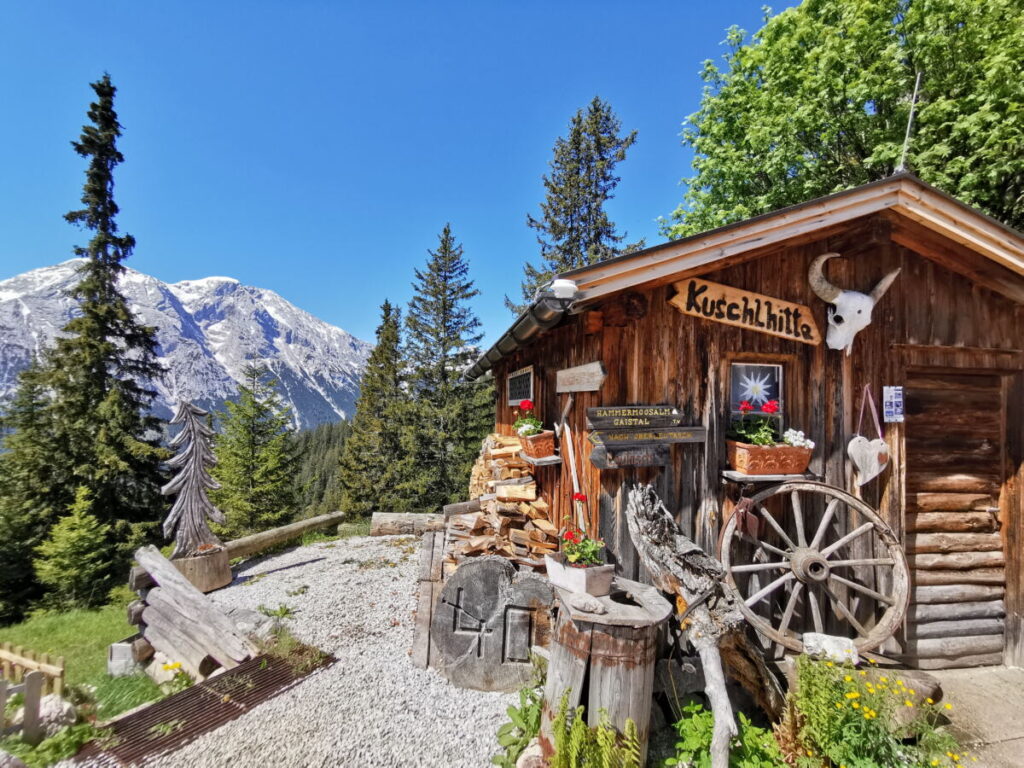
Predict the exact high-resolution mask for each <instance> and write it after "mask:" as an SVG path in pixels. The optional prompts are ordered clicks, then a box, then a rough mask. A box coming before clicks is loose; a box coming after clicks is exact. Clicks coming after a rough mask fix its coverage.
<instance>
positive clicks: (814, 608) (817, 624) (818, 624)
mask: <svg viewBox="0 0 1024 768" xmlns="http://www.w3.org/2000/svg"><path fill="white" fill-rule="evenodd" d="M807 604H808V605H809V606H810V608H811V619H812V620H813V621H814V631H815V632H817V633H819V634H820V633H822V632H824V631H825V624H824V622H823V621H822V620H821V606H819V605H818V598H817V597H815V596H814V590H813V589H811V588H810V587H808V588H807Z"/></svg>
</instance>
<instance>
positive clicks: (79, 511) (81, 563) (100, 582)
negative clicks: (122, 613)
mask: <svg viewBox="0 0 1024 768" xmlns="http://www.w3.org/2000/svg"><path fill="white" fill-rule="evenodd" d="M92 509H93V502H92V499H91V497H90V493H89V490H88V489H87V488H85V487H84V486H80V487H79V488H78V489H77V491H76V493H75V500H74V502H73V503H72V504H71V507H70V509H69V510H68V514H67V515H65V516H64V517H62V518H60V520H58V521H57V522H56V524H54V526H53V528H51V529H50V533H49V535H48V536H47V537H46V540H45V541H43V543H41V544H40V545H39V546H37V547H36V548H35V552H36V555H37V557H36V560H35V563H34V566H35V572H36V576H37V578H38V579H39V581H40V582H41V583H42V584H44V585H45V586H46V587H47V588H48V590H49V591H48V595H47V600H46V601H47V603H48V604H50V605H52V606H53V607H57V608H61V609H63V610H68V609H71V608H88V607H93V606H96V605H100V604H102V603H103V602H104V601H105V600H106V599H107V593H108V592H109V591H110V586H111V583H112V577H113V571H112V568H111V564H112V563H111V554H112V553H111V551H110V548H111V544H110V534H111V528H110V526H109V525H105V524H104V523H101V522H100V521H99V520H97V519H96V516H95V515H94V514H93V513H92Z"/></svg>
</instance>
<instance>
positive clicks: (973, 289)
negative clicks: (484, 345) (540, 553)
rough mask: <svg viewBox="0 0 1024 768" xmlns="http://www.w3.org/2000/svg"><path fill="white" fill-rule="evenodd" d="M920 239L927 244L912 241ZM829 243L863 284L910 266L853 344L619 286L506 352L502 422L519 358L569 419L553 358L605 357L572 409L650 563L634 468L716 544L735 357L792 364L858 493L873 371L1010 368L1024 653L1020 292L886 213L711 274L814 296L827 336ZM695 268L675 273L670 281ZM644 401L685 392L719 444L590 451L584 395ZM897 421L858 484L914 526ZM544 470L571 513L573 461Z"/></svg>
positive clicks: (593, 500) (1012, 495)
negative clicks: (611, 458) (817, 284)
mask: <svg viewBox="0 0 1024 768" xmlns="http://www.w3.org/2000/svg"><path fill="white" fill-rule="evenodd" d="M918 244H919V245H918ZM908 245H911V246H915V247H914V248H913V250H912V249H911V248H910V247H908ZM832 250H834V251H838V252H840V253H841V254H842V255H843V256H844V257H845V258H843V259H833V260H832V261H830V262H829V264H828V266H827V274H828V277H829V279H830V280H831V281H832V282H833V283H835V284H836V285H839V286H840V287H843V288H850V289H854V290H861V291H865V292H866V291H868V290H870V289H871V288H872V287H873V286H874V285H875V283H876V282H877V281H878V280H879V279H880V278H881V277H882V276H883V275H885V274H886V273H887V272H889V271H890V270H892V269H895V268H897V267H898V268H900V269H901V270H902V272H901V274H900V277H899V278H898V279H897V280H896V282H895V284H894V285H893V287H892V288H891V289H890V290H889V291H888V293H887V294H886V295H885V297H884V298H883V299H882V301H881V302H880V303H879V305H878V306H876V308H875V311H874V317H873V322H872V324H871V325H870V326H869V327H868V328H867V329H865V330H863V331H861V332H860V333H859V334H858V336H857V339H856V341H855V344H854V348H853V353H852V354H851V355H850V356H846V355H844V354H843V353H842V352H838V351H833V350H830V349H828V348H827V347H826V346H825V345H824V344H822V345H820V346H809V345H806V344H800V343H796V342H793V341H789V340H786V339H781V338H777V337H774V336H768V335H765V334H761V333H756V332H753V331H747V330H742V329H739V328H735V327H730V326H726V325H722V324H719V323H715V322H712V321H707V320H702V319H697V318H692V317H688V316H685V315H683V314H682V313H680V312H678V311H677V310H676V309H674V308H673V307H672V306H670V305H669V304H668V300H669V298H671V297H672V295H673V291H674V289H673V288H672V286H671V283H670V282H668V281H665V284H661V285H653V286H647V287H645V288H643V289H642V290H637V291H633V292H627V293H620V294H615V295H612V296H611V297H610V298H609V299H608V300H607V301H605V302H604V303H602V304H600V305H598V306H594V307H591V308H588V310H587V311H584V312H582V313H580V314H578V315H575V316H573V317H571V318H569V319H568V320H567V321H566V322H565V323H563V324H562V325H561V326H559V327H557V328H555V329H553V330H552V331H549V332H548V333H547V334H545V335H544V336H543V337H542V338H540V339H538V340H535V341H534V342H532V344H531V345H530V346H528V347H526V348H525V349H523V350H520V351H518V352H516V353H514V354H513V355H510V356H509V357H507V358H505V359H503V360H502V361H500V362H499V363H498V364H497V365H496V366H495V376H496V381H497V384H498V386H497V392H498V397H499V403H498V410H497V414H498V417H497V421H498V429H499V431H502V432H504V433H511V430H512V423H513V421H514V420H515V413H514V409H512V408H510V407H509V406H508V405H507V404H506V399H505V391H504V376H505V374H507V373H508V372H510V371H515V370H517V369H519V368H522V367H524V366H527V365H533V366H534V380H535V397H534V399H535V401H536V403H537V405H538V414H539V416H540V417H541V418H542V419H543V420H544V421H545V422H546V423H548V424H550V423H553V422H555V421H556V420H557V419H558V418H559V415H560V414H561V412H562V409H563V408H564V406H565V403H566V400H567V398H568V395H565V394H563V395H556V393H555V373H556V371H558V370H560V369H563V368H568V367H572V366H576V365H582V364H584V363H589V362H593V361H595V360H600V361H601V362H603V364H604V366H605V368H606V370H607V372H608V377H607V379H606V380H605V382H604V385H603V387H602V388H601V390H600V391H599V392H587V393H577V394H576V395H575V404H574V406H573V409H572V411H571V412H570V415H569V423H570V424H571V426H572V428H573V435H574V437H575V447H576V455H577V464H578V470H579V471H580V472H581V477H580V479H581V483H582V485H583V490H584V492H585V493H586V494H587V495H588V497H589V507H590V508H589V514H590V517H591V520H592V521H593V522H594V524H595V525H599V529H600V532H601V534H602V535H603V536H604V537H605V539H606V541H607V542H608V547H609V552H610V553H611V554H612V555H613V556H614V558H615V560H616V561H617V562H619V563H620V565H621V567H622V570H623V574H624V575H625V576H626V577H628V578H638V577H639V578H642V576H643V574H641V573H638V571H639V566H638V563H637V560H636V555H635V552H634V551H633V549H632V547H631V545H630V544H629V536H628V532H627V531H626V526H625V520H624V518H623V515H622V510H623V505H624V503H625V493H624V488H625V486H627V485H628V484H630V483H632V482H636V481H651V482H655V483H656V484H657V487H658V488H659V490H660V492H661V495H662V497H663V498H664V499H665V501H666V504H667V505H668V507H669V509H670V510H672V511H673V512H674V513H675V514H676V515H677V517H678V519H679V521H680V524H681V525H682V526H683V529H684V530H685V531H689V532H690V533H691V535H694V536H695V537H696V539H697V541H698V542H699V543H700V544H702V545H703V546H705V547H706V548H708V549H712V550H713V549H715V548H716V543H717V538H718V533H719V530H720V525H721V519H720V517H721V513H722V507H723V493H724V489H723V486H722V482H721V476H720V473H721V470H722V469H724V468H725V467H726V458H725V440H724V437H725V431H726V429H727V428H728V426H729V416H728V391H727V387H728V371H729V365H730V363H733V362H772V363H782V364H783V366H784V377H785V384H784V396H785V401H786V402H785V412H786V423H787V426H794V427H796V428H800V429H803V430H804V431H805V432H806V433H807V434H808V436H809V437H811V438H812V439H813V440H815V441H816V443H817V448H816V449H815V451H814V458H813V460H812V463H811V467H810V470H811V471H812V472H814V473H815V474H817V475H818V476H819V477H821V479H823V480H824V481H825V482H827V483H830V484H833V485H836V486H840V487H845V488H847V489H848V490H851V491H852V492H855V493H856V492H857V491H855V486H854V485H853V483H852V482H851V476H850V472H851V469H850V468H849V467H848V463H847V460H846V451H845V448H846V443H847V441H848V440H849V438H850V436H851V434H852V431H853V428H854V426H855V422H856V415H857V414H856V409H857V407H858V405H859V398H860V392H861V390H862V388H863V386H864V384H867V383H870V384H871V386H872V388H873V390H874V392H875V395H876V400H877V401H879V402H880V400H881V393H882V386H883V385H900V384H903V383H904V382H905V381H906V379H907V376H908V372H913V371H918V372H920V371H928V370H944V371H950V370H978V371H994V372H995V373H996V375H998V376H1000V377H1001V380H1002V381H1003V388H1004V394H1003V397H1004V402H1005V403H1006V413H1005V416H1004V419H1003V420H1004V429H1005V445H1006V450H1005V454H1004V455H1003V456H1002V457H1001V458H1000V466H999V468H998V470H997V472H998V474H999V482H1000V494H999V496H1000V510H1001V511H1000V515H1001V521H1002V525H1003V527H1004V530H1005V542H1006V555H1007V564H1006V569H1007V570H1006V577H1007V585H1008V586H1007V595H1006V609H1007V613H1008V620H1007V638H1008V645H1007V648H1008V651H1007V652H1008V658H1011V657H1012V658H1020V656H1021V654H1022V653H1024V625H1022V624H1021V622H1020V620H1019V619H1018V618H1015V617H1019V616H1020V615H1022V614H1024V604H1022V574H1021V567H1020V556H1019V551H1020V548H1021V543H1022V541H1021V531H1020V527H1021V522H1022V521H1021V515H1020V499H1019V484H1020V473H1021V442H1022V437H1021V411H1020V406H1019V401H1020V400H1021V395H1022V386H1021V375H1020V372H1021V368H1022V355H1021V351H1020V348H1021V346H1024V342H1022V338H1024V336H1022V333H1024V312H1022V308H1021V305H1020V304H1018V303H1017V302H1015V301H1013V300H1011V299H1010V298H1007V297H1006V296H1004V295H1000V294H998V293H996V292H994V291H992V290H990V289H989V288H987V287H983V286H982V285H981V284H979V282H982V283H987V284H991V279H987V280H980V281H974V280H972V279H970V278H969V277H966V276H965V275H964V274H958V273H956V272H954V271H952V270H951V269H949V268H948V267H949V266H953V265H955V266H957V267H958V269H962V270H963V271H965V272H967V274H969V275H974V274H976V273H977V274H979V275H980V274H982V273H983V272H984V273H985V275H987V276H988V277H989V278H990V275H988V272H987V271H986V270H990V268H991V265H987V266H986V265H984V264H979V263H978V259H979V257H977V256H976V254H973V253H972V252H970V251H969V250H967V249H966V248H962V247H960V246H956V245H955V244H951V243H948V242H942V243H939V242H936V241H935V240H934V238H933V237H929V236H928V234H927V233H924V232H919V231H917V230H915V228H914V225H912V224H910V223H907V222H906V221H904V220H897V219H895V218H893V219H892V220H890V219H889V218H886V217H883V216H876V217H874V218H872V219H870V220H861V221H860V222H858V223H856V224H855V225H853V226H851V227H848V228H846V229H844V230H843V231H840V232H831V233H829V235H828V236H827V237H826V236H824V235H823V236H822V238H821V239H820V240H818V241H816V242H810V243H804V244H801V245H798V246H792V247H780V248H777V249H775V250H772V251H769V252H766V253H765V252H761V253H758V254H757V257H756V258H752V259H750V260H747V261H742V260H739V259H734V260H733V262H734V263H732V264H731V265H730V266H728V267H726V268H719V269H717V270H712V271H706V272H702V273H700V275H701V277H704V278H706V279H708V280H712V281H715V282H720V283H724V284H727V285H730V286H734V287H737V288H741V289H745V290H749V291H755V292H758V293H763V294H766V295H769V296H775V297H778V298H781V299H785V300H788V301H794V302H799V303H803V304H807V305H808V306H810V307H811V308H812V310H813V311H814V314H815V319H816V321H817V323H818V325H819V328H820V329H821V331H822V334H823V335H824V332H825V330H826V326H827V323H826V305H825V303H824V302H823V301H821V300H820V299H819V298H818V297H816V296H815V295H814V294H813V292H812V291H811V289H810V287H809V285H808V283H807V270H808V267H809V265H810V263H811V261H812V260H813V259H814V258H815V257H816V256H817V255H819V254H820V253H823V252H825V251H832ZM686 276H692V275H686ZM682 277H683V275H676V276H674V277H673V278H672V280H673V281H674V280H678V279H682ZM636 403H668V404H672V405H675V406H676V407H678V408H679V409H680V411H681V412H683V414H684V415H685V419H684V423H687V424H701V425H705V426H706V427H707V429H708V438H707V443H706V444H705V445H683V446H674V447H673V448H672V449H671V450H672V454H671V455H672V461H671V464H670V466H669V467H667V468H665V469H660V468H650V469H637V470H615V471H605V472H600V471H599V470H597V469H595V468H594V467H593V466H592V465H591V464H590V461H589V454H590V445H589V443H588V441H587V440H586V436H587V432H586V409H587V408H588V407H593V406H597V405H626V404H636ZM885 426H886V438H887V441H888V443H889V446H890V452H891V456H892V467H891V469H889V470H887V471H886V472H885V473H884V474H883V475H882V476H881V478H880V480H879V481H876V482H872V483H869V484H868V485H866V486H864V487H863V488H862V489H860V491H859V495H861V496H862V497H863V498H864V499H865V501H867V502H868V503H869V504H872V505H873V506H875V507H877V508H879V509H880V510H881V514H882V515H883V517H884V519H886V520H887V521H888V522H889V523H890V524H891V525H892V526H893V528H894V529H895V530H896V531H897V533H898V534H899V535H900V536H904V535H905V516H904V509H905V501H906V498H907V494H908V492H913V493H916V492H917V489H916V487H915V488H913V489H908V487H907V485H906V482H907V478H906V461H905V440H904V438H905V425H899V424H889V425H885ZM564 455H565V453H564V451H563V456H564ZM537 480H538V486H539V489H540V490H541V492H542V493H543V496H544V497H545V499H546V500H547V501H548V502H549V504H550V505H551V520H552V522H555V523H559V524H560V523H561V522H562V521H563V519H564V517H565V515H567V514H569V512H570V504H571V501H570V497H571V493H572V481H571V477H570V475H569V471H568V467H566V466H565V464H563V465H561V466H560V467H558V466H556V467H552V468H543V469H539V470H538V472H537ZM915 482H917V481H915ZM965 482H967V483H968V484H969V482H970V481H969V480H967V481H965Z"/></svg>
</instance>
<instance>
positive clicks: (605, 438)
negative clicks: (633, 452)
mask: <svg viewBox="0 0 1024 768" xmlns="http://www.w3.org/2000/svg"><path fill="white" fill-rule="evenodd" d="M587 439H588V440H589V441H590V443H591V444H592V445H597V446H601V445H603V446H604V447H605V448H606V449H607V450H609V451H612V452H614V451H615V450H616V449H621V448H633V447H636V446H641V445H675V444H678V443H703V442H706V440H707V429H705V428H704V427H689V426H687V427H665V428H662V429H643V428H639V429H615V430H611V429H606V430H601V431H599V432H591V433H590V434H589V435H587Z"/></svg>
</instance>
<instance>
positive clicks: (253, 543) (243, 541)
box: [224, 512, 345, 559]
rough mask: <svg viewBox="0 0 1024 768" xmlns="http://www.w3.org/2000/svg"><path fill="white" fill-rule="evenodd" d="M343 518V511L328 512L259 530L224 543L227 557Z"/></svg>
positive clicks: (242, 554) (246, 554)
mask: <svg viewBox="0 0 1024 768" xmlns="http://www.w3.org/2000/svg"><path fill="white" fill-rule="evenodd" d="M344 519H345V513H344V512H329V513H328V514H326V515H319V516H317V517H311V518H309V519H308V520H299V521H298V522H296V523H290V524H289V525H283V526H281V527H280V528H271V529H270V530H269V531H261V532H260V533H254V534H252V535H251V536H243V537H242V538H240V539H235V540H234V541H229V542H227V543H226V544H225V545H224V548H225V549H227V551H228V557H229V558H231V559H234V558H236V557H249V555H254V554H256V553H257V552H260V551H262V550H264V549H266V548H267V547H273V546H276V545H277V544H282V543H284V542H286V541H290V540H291V539H295V538H298V537H299V536H301V535H302V534H304V533H306V532H307V531H315V530H317V529H319V528H326V527H327V526H329V525H336V524H338V523H340V522H342V521H343V520H344Z"/></svg>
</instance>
